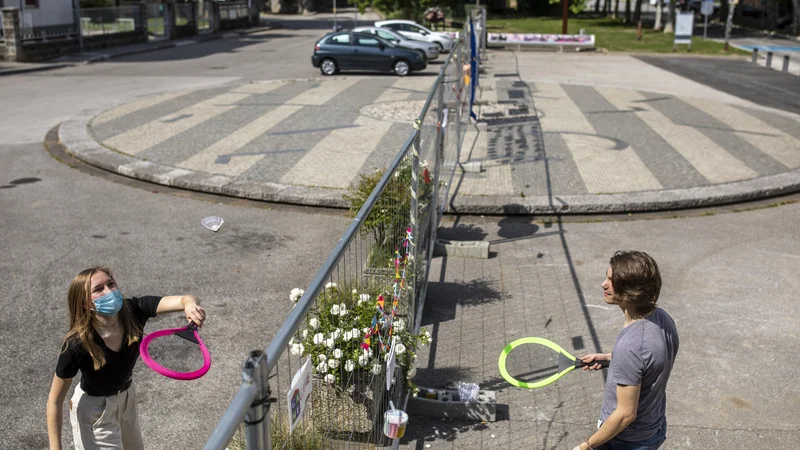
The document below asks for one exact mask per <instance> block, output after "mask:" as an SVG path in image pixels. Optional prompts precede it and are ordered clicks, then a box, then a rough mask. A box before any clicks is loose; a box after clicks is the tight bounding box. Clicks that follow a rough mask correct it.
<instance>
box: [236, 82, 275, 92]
mask: <svg viewBox="0 0 800 450" xmlns="http://www.w3.org/2000/svg"><path fill="white" fill-rule="evenodd" d="M285 85H286V82H274V83H250V84H243V85H241V86H238V87H236V88H234V89H231V90H230V91H228V92H231V93H234V94H266V93H268V92H271V91H274V90H275V89H278V88H279V87H283V86H285Z"/></svg>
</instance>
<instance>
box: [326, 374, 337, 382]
mask: <svg viewBox="0 0 800 450" xmlns="http://www.w3.org/2000/svg"><path fill="white" fill-rule="evenodd" d="M334 381H336V377H335V376H333V375H331V374H327V375H325V382H326V383H328V384H333V382H334Z"/></svg>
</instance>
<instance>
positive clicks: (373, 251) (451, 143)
mask: <svg viewBox="0 0 800 450" xmlns="http://www.w3.org/2000/svg"><path fill="white" fill-rule="evenodd" d="M222 10H223V8H222V5H220V13H221V15H223V14H225V15H223V18H226V17H227V18H228V19H230V18H231V15H230V11H231V10H234V9H228V12H226V13H223V12H222ZM234 14H238V12H237V13H234ZM468 46H469V40H468V39H461V40H460V41H459V45H458V46H457V47H456V49H455V50H454V51H453V52H452V53H451V54H450V55H448V59H447V61H446V62H445V64H444V66H443V67H442V69H441V72H440V74H439V76H438V77H437V79H436V81H435V82H434V83H433V86H432V88H431V90H430V92H429V95H428V98H427V101H426V103H425V106H424V107H423V109H422V111H421V112H420V114H419V116H418V119H417V120H416V121H415V123H414V128H413V131H412V133H411V136H409V138H408V139H407V140H406V142H405V144H404V145H403V147H402V148H401V151H400V152H399V153H398V154H397V155H396V156H395V159H394V160H393V161H392V163H391V164H390V165H389V167H388V168H387V169H386V170H385V171H378V172H376V173H374V174H371V175H365V176H364V177H363V178H362V180H361V182H360V184H359V185H358V186H356V187H355V188H354V189H353V190H351V192H350V194H349V195H348V197H347V199H348V201H349V202H350V203H351V210H352V211H353V212H356V211H357V213H356V217H355V220H354V221H353V223H352V224H351V225H350V227H349V228H348V229H347V231H345V234H344V235H343V236H342V238H341V239H340V241H339V243H338V245H337V247H336V248H335V249H334V251H333V252H332V253H331V255H330V256H329V257H328V260H327V261H326V263H325V264H324V265H323V267H322V268H321V269H320V271H319V272H318V273H317V275H316V276H315V278H314V280H313V281H312V282H311V284H310V285H309V286H308V287H307V288H306V290H305V291H302V290H300V289H299V287H297V288H295V289H294V290H293V291H292V292H291V293H289V292H287V297H289V300H288V301H292V302H295V303H296V305H295V307H294V309H293V311H292V312H291V313H290V315H289V317H288V318H287V319H286V321H285V322H284V324H283V325H282V326H281V328H280V330H278V332H277V333H276V335H275V336H274V337H273V339H272V342H271V343H270V345H269V347H268V348H267V350H266V353H265V354H264V356H263V357H257V358H254V359H251V360H249V361H250V362H248V363H246V364H245V368H244V370H243V380H244V382H243V384H242V386H241V387H240V390H239V393H238V394H237V395H236V397H235V398H234V400H233V401H232V402H231V405H230V406H229V407H228V410H227V411H226V412H225V414H224V415H223V417H222V419H221V420H220V423H219V424H218V425H217V426H216V428H215V429H214V431H213V432H212V434H211V437H210V438H209V440H208V442H207V443H206V445H205V447H204V448H205V449H206V450H212V449H217V450H221V449H223V448H226V447H228V448H230V449H231V450H234V449H244V448H245V442H244V441H245V438H244V436H246V437H247V439H246V440H247V445H248V447H247V448H250V449H255V448H259V449H261V448H269V449H301V448H302V449H322V448H326V449H327V448H348V449H361V448H364V449H367V448H369V449H373V448H376V447H383V446H387V445H390V444H392V442H391V441H389V439H388V438H386V437H385V435H384V432H383V425H384V419H383V417H384V412H385V411H387V410H388V409H389V408H390V406H389V405H390V402H391V404H394V405H395V406H397V407H398V408H400V409H402V408H404V405H405V404H406V402H407V400H408V397H409V395H411V394H412V392H413V386H412V384H411V383H410V380H411V378H412V377H413V372H412V371H413V365H414V359H415V352H416V350H417V349H418V348H419V347H420V346H421V345H425V344H427V343H428V341H429V336H428V335H427V334H425V333H423V334H419V325H420V322H421V320H420V319H421V313H422V307H423V304H424V298H425V286H426V281H427V275H428V265H429V262H430V257H431V255H432V248H433V243H434V240H435V236H436V229H437V225H438V221H439V217H440V212H441V210H442V205H444V200H445V199H446V194H445V195H444V196H443V194H442V192H441V191H440V186H446V182H447V180H452V178H453V175H452V172H453V171H454V170H455V164H452V165H450V166H447V165H445V160H446V159H447V160H448V161H454V160H457V154H458V148H459V146H460V141H461V137H462V136H463V129H464V126H465V125H466V123H468V121H467V120H466V118H467V117H468V114H469V112H468V110H467V109H468V97H467V94H468V88H467V87H465V86H464V82H465V81H464V78H463V68H462V67H461V65H460V64H465V63H467V62H468V61H469V60H468V58H467V57H465V54H466V55H468V54H469V49H468ZM465 47H467V49H466V50H465ZM451 110H452V112H451ZM453 154H455V156H453ZM446 155H447V156H446ZM392 346H394V349H395V361H396V368H395V370H393V371H391V372H390V373H389V374H388V376H387V371H389V370H390V369H388V368H387V359H388V356H389V352H390V350H391V348H392ZM305 361H308V363H309V364H310V366H311V374H312V379H313V381H312V384H313V390H312V393H311V396H310V399H309V403H308V407H307V409H306V410H305V412H304V413H303V415H302V418H301V419H299V421H298V423H297V424H296V427H295V429H294V431H293V432H291V433H290V432H289V429H290V422H291V421H292V420H293V418H294V417H296V416H297V415H298V411H299V408H300V405H301V404H302V402H301V401H299V400H300V397H299V394H297V395H293V396H290V397H289V398H287V394H286V393H287V392H290V388H292V390H291V392H292V393H295V391H294V388H295V386H292V378H293V376H294V375H295V373H296V372H297V371H298V370H299V369H300V368H301V367H302V366H303V364H304V363H305ZM262 371H263V372H265V373H268V374H269V391H270V392H269V393H266V394H265V393H264V391H263V389H262V388H260V387H258V386H257V385H258V381H257V380H258V378H259V377H260V375H259V374H260V373H261V372H262ZM254 377H255V378H254ZM387 379H388V383H389V384H390V387H389V389H387ZM270 393H274V395H271V394H270ZM258 397H263V399H261V398H258ZM270 397H271V398H273V400H272V403H269V402H267V400H266V399H268V398H270ZM270 404H271V406H270V407H269V409H267V410H266V412H265V410H264V408H263V406H264V405H270ZM242 419H244V422H245V423H246V424H248V426H247V427H246V428H244V429H245V430H246V431H245V432H244V433H243V432H242V429H243V427H241V426H240V425H239V424H240V423H241V422H242ZM262 419H264V420H263V421H262ZM237 427H238V431H235V430H237ZM231 437H233V440H232V441H231Z"/></svg>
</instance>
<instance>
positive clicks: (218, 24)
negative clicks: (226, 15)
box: [210, 1, 222, 33]
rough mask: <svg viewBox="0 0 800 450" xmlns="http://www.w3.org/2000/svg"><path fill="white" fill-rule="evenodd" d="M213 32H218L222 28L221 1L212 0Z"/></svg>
mask: <svg viewBox="0 0 800 450" xmlns="http://www.w3.org/2000/svg"><path fill="white" fill-rule="evenodd" d="M210 3H211V32H212V33H218V32H220V31H221V30H222V17H221V16H220V14H219V3H217V2H216V1H211V2H210Z"/></svg>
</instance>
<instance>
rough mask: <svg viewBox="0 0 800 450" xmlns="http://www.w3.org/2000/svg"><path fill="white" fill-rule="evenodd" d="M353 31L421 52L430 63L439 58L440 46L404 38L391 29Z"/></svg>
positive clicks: (360, 29)
mask: <svg viewBox="0 0 800 450" xmlns="http://www.w3.org/2000/svg"><path fill="white" fill-rule="evenodd" d="M353 31H357V32H359V33H370V34H374V35H377V36H378V37H381V38H383V39H385V40H387V41H389V42H391V43H392V44H396V45H398V46H400V47H405V48H410V49H414V50H419V51H421V52H423V53H425V59H427V60H428V61H433V60H434V59H436V58H438V57H439V46H438V45H436V44H434V43H432V42H428V41H418V40H416V39H409V38H408V37H406V36H403V35H402V34H400V33H398V32H397V31H394V30H392V29H391V28H381V27H358V28H353Z"/></svg>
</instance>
